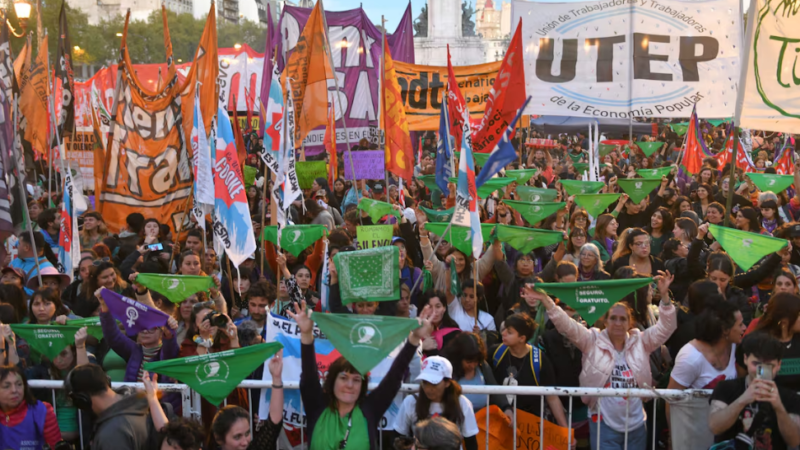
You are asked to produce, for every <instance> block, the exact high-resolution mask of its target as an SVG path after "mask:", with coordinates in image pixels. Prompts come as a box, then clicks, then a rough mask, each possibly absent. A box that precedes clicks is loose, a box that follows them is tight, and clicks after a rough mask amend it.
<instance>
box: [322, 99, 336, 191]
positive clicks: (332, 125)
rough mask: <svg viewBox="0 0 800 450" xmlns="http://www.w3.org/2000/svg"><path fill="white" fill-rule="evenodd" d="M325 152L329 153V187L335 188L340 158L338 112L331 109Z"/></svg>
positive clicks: (327, 125)
mask: <svg viewBox="0 0 800 450" xmlns="http://www.w3.org/2000/svg"><path fill="white" fill-rule="evenodd" d="M323 142H324V143H325V150H327V151H328V155H329V156H328V166H329V168H328V186H331V188H333V183H334V182H336V179H337V178H339V158H338V155H337V154H336V110H335V109H334V108H333V102H331V108H330V110H329V111H328V123H327V124H326V125H325V138H324V139H323Z"/></svg>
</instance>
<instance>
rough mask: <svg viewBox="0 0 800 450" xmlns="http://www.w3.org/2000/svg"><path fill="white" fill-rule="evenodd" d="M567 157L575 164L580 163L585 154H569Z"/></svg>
mask: <svg viewBox="0 0 800 450" xmlns="http://www.w3.org/2000/svg"><path fill="white" fill-rule="evenodd" d="M567 156H569V158H570V159H571V160H572V163H573V164H575V163H577V162H578V161H580V160H581V158H583V156H584V154H583V152H581V153H578V154H577V155H573V154H572V153H570V152H567Z"/></svg>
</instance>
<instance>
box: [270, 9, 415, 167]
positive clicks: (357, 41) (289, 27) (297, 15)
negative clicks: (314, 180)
mask: <svg viewBox="0 0 800 450" xmlns="http://www.w3.org/2000/svg"><path fill="white" fill-rule="evenodd" d="M310 15H311V9H310V8H298V7H294V6H286V7H284V8H283V13H282V14H281V22H280V25H279V30H280V33H281V36H284V38H283V39H281V40H280V42H279V43H278V50H277V52H276V56H277V59H278V68H279V69H280V70H281V71H283V68H284V65H285V63H284V59H283V58H284V56H283V55H284V52H286V58H289V57H290V56H291V54H292V52H293V50H294V48H295V46H296V45H297V41H298V39H299V38H300V35H301V34H302V32H303V29H304V28H305V26H306V22H307V21H308V18H309V16H310ZM325 16H326V19H327V22H328V41H329V42H330V46H331V49H330V51H331V54H332V56H333V67H334V70H335V71H336V72H337V74H338V80H339V89H340V90H341V94H342V95H341V96H340V99H341V101H342V105H341V108H340V106H339V103H338V101H339V99H338V98H337V96H336V94H335V89H334V81H333V80H328V89H329V97H328V98H329V100H330V101H333V102H336V120H337V121H339V120H341V119H342V117H344V118H345V120H346V121H347V131H348V133H349V135H348V140H349V141H350V144H351V145H353V144H355V143H357V142H358V141H359V140H360V139H363V138H366V139H369V140H370V141H371V142H372V143H375V144H380V138H379V129H378V107H379V103H378V102H379V93H378V77H379V76H380V73H379V72H380V58H381V39H382V38H381V32H380V30H378V28H376V27H375V25H374V24H373V23H372V20H371V19H370V18H369V17H368V16H367V14H366V12H365V11H364V10H363V9H361V8H358V9H351V10H348V11H326V12H325ZM386 38H387V40H388V42H389V49H390V51H391V52H392V57H393V58H394V60H395V62H397V61H406V62H414V41H413V30H412V17H411V6H410V5H409V7H408V8H407V9H406V12H405V14H403V17H402V18H401V20H400V23H399V24H398V26H397V29H396V30H395V32H394V34H393V35H388V34H387V36H386ZM284 46H285V47H284ZM292 83H295V80H292ZM297 107H298V108H300V105H298V106H297ZM339 123H341V122H339ZM324 136H325V127H324V126H322V127H318V128H316V129H315V130H313V131H311V133H310V134H309V135H308V136H306V138H305V139H304V142H303V143H304V144H305V151H306V155H308V156H311V155H316V154H318V153H320V152H322V151H324V149H325V146H324V142H323V141H324ZM336 142H337V148H338V149H339V151H340V152H342V151H344V150H345V149H346V147H347V144H346V142H347V140H346V139H345V137H344V130H341V135H337V137H336ZM298 144H299V143H298Z"/></svg>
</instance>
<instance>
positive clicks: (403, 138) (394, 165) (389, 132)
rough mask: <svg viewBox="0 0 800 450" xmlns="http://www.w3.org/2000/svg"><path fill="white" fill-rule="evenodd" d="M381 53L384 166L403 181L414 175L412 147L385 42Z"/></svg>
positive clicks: (395, 77) (397, 84)
mask: <svg viewBox="0 0 800 450" xmlns="http://www.w3.org/2000/svg"><path fill="white" fill-rule="evenodd" d="M384 47H385V51H384V54H383V59H384V62H383V82H382V83H381V85H382V86H383V112H382V114H381V120H382V121H383V123H384V129H385V130H386V169H387V170H389V172H392V173H393V174H395V175H397V176H398V177H401V178H403V179H406V180H410V179H411V178H413V176H414V149H413V147H412V145H411V135H410V134H409V132H408V121H407V120H406V110H405V108H404V107H403V98H402V96H401V94H400V92H401V91H400V84H399V83H398V82H397V73H395V68H394V61H393V60H392V55H391V53H390V52H389V43H388V42H387V43H386V45H385V46H384Z"/></svg>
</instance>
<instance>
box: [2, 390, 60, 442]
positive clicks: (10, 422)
mask: <svg viewBox="0 0 800 450" xmlns="http://www.w3.org/2000/svg"><path fill="white" fill-rule="evenodd" d="M42 403H44V406H45V407H46V408H47V415H46V416H45V420H44V440H45V441H46V442H47V445H49V446H50V448H54V447H55V446H56V443H57V442H58V441H60V440H61V430H60V429H59V428H58V421H57V420H56V413H55V412H54V411H53V406H52V405H50V403H47V402H42ZM27 414H28V404H27V403H25V401H24V400H23V401H22V403H20V404H19V406H17V407H16V408H15V409H14V410H13V411H11V412H10V413H5V412H4V413H3V417H2V420H3V425H5V426H7V427H9V428H13V427H15V426H17V425H19V424H21V423H22V421H23V420H25V416H26V415H27Z"/></svg>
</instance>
